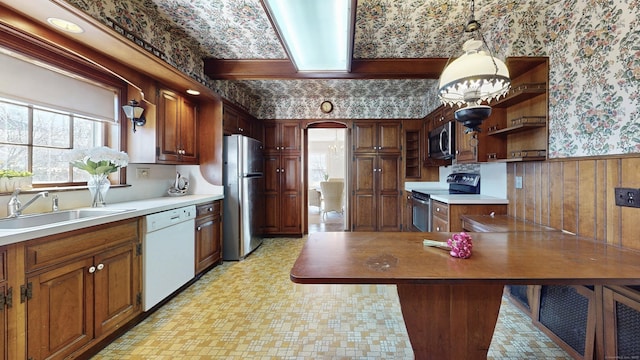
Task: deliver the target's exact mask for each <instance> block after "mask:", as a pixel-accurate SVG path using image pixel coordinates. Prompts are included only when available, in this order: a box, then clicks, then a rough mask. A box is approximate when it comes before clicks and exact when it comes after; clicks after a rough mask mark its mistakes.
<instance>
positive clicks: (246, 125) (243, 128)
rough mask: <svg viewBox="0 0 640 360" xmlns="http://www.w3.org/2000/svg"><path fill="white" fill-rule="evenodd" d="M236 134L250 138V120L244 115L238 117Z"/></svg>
mask: <svg viewBox="0 0 640 360" xmlns="http://www.w3.org/2000/svg"><path fill="white" fill-rule="evenodd" d="M238 134H242V135H245V136H251V134H252V131H251V119H249V118H247V117H246V116H244V115H238Z"/></svg>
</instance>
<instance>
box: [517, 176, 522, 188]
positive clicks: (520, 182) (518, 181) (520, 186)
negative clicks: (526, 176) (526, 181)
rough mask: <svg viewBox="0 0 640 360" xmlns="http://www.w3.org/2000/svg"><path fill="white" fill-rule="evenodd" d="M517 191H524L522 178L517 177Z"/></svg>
mask: <svg viewBox="0 0 640 360" xmlns="http://www.w3.org/2000/svg"><path fill="white" fill-rule="evenodd" d="M516 189H522V176H516Z"/></svg>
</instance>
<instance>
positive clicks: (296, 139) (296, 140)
mask: <svg viewBox="0 0 640 360" xmlns="http://www.w3.org/2000/svg"><path fill="white" fill-rule="evenodd" d="M279 125H280V141H279V142H280V147H281V150H283V151H289V152H292V151H295V152H298V151H300V150H301V146H300V141H301V139H300V123H299V122H297V121H286V122H281V123H280V124H279Z"/></svg>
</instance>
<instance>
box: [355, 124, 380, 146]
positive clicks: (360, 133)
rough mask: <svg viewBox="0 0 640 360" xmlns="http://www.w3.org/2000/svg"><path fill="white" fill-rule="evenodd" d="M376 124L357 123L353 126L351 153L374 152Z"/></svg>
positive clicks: (376, 143)
mask: <svg viewBox="0 0 640 360" xmlns="http://www.w3.org/2000/svg"><path fill="white" fill-rule="evenodd" d="M377 136H378V133H377V124H376V123H375V122H373V121H370V122H357V123H354V124H353V151H354V152H355V153H368V152H376V150H377V146H378V142H377Z"/></svg>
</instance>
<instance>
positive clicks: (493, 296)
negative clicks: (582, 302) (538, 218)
mask: <svg viewBox="0 0 640 360" xmlns="http://www.w3.org/2000/svg"><path fill="white" fill-rule="evenodd" d="M470 234H471V235H472V237H473V246H474V247H473V255H472V256H471V258H469V259H458V258H453V257H451V256H449V252H448V251H447V250H444V249H440V248H434V247H425V246H423V244H422V240H423V239H425V238H426V239H430V240H437V241H446V240H447V239H448V238H449V237H450V233H417V232H404V233H389V232H336V233H314V234H310V235H309V238H308V240H307V242H306V243H305V245H304V247H303V249H302V251H301V253H300V255H299V257H298V259H297V260H296V262H295V264H294V265H293V268H292V269H291V280H292V281H294V282H296V283H301V284H395V285H397V288H398V296H399V299H400V305H401V308H402V314H403V317H404V321H405V325H406V327H407V332H408V334H409V339H410V341H411V345H412V347H413V351H414V354H415V358H416V359H486V357H487V351H488V349H489V345H490V344H491V338H492V336H493V331H494V329H495V325H496V321H497V318H498V312H499V310H500V302H501V297H502V289H503V287H504V285H507V284H514V285H550V284H561V285H604V284H609V285H640V252H636V251H632V250H625V249H620V248H617V247H613V246H608V245H605V244H602V243H596V242H593V241H590V240H586V239H583V238H580V237H576V236H573V235H568V234H563V233H561V232H512V233H470Z"/></svg>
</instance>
